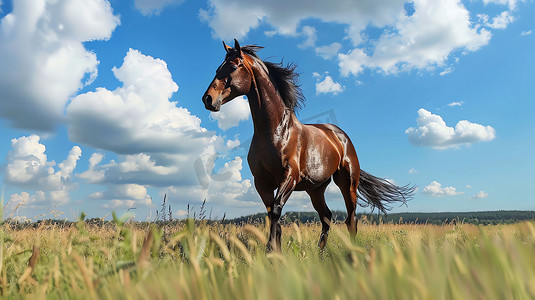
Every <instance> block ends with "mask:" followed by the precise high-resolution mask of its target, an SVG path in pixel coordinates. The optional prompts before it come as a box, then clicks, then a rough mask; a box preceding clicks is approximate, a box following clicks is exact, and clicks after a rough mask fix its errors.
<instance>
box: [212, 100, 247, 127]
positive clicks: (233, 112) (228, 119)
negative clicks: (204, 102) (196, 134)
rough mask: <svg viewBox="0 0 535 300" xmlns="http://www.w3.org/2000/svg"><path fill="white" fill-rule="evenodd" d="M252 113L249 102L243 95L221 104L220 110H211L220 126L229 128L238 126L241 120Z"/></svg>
mask: <svg viewBox="0 0 535 300" xmlns="http://www.w3.org/2000/svg"><path fill="white" fill-rule="evenodd" d="M250 115H251V110H250V108H249V103H248V102H247V100H246V99H245V98H244V97H243V96H240V97H236V98H235V99H234V100H232V101H230V102H228V103H226V104H225V105H223V106H221V110H220V111H218V112H211V113H210V118H212V119H213V120H216V121H217V126H219V128H221V129H223V130H227V129H229V128H232V127H235V126H238V124H239V123H240V122H241V121H245V120H248V119H249V116H250Z"/></svg>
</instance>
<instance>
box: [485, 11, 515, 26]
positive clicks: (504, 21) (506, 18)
mask: <svg viewBox="0 0 535 300" xmlns="http://www.w3.org/2000/svg"><path fill="white" fill-rule="evenodd" d="M514 20H515V18H514V17H513V16H512V15H511V12H509V11H504V12H502V13H501V14H499V15H498V16H496V17H494V18H492V23H487V24H486V25H487V26H489V27H490V28H494V29H505V28H507V25H509V23H511V22H513V21H514Z"/></svg>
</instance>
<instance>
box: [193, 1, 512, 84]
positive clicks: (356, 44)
mask: <svg viewBox="0 0 535 300" xmlns="http://www.w3.org/2000/svg"><path fill="white" fill-rule="evenodd" d="M511 1H512V0H511ZM405 4H406V1H403V0H394V1H375V2H373V3H371V2H368V1H350V2H347V1H344V0H333V1H328V2H325V1H321V0H313V1H306V3H304V2H302V1H280V0H277V1H264V2H262V1H254V2H251V1H246V0H225V1H224V0H210V1H209V8H208V9H206V10H203V9H201V11H200V13H199V16H200V18H201V20H203V21H204V22H206V23H207V24H208V25H209V26H210V27H211V28H212V32H213V35H214V37H216V38H220V39H231V38H234V37H236V38H243V37H245V36H246V35H247V33H248V32H250V31H251V30H254V29H255V28H257V27H259V26H260V25H261V24H269V25H270V26H272V28H273V30H269V31H266V33H269V36H272V35H273V34H282V35H287V36H292V37H298V36H303V35H304V36H306V37H307V39H306V40H305V41H304V42H303V43H301V44H300V46H301V47H312V46H314V45H315V44H316V43H317V42H318V36H320V35H319V33H320V32H318V30H317V29H316V28H313V27H311V26H310V25H302V22H303V21H304V20H310V19H316V20H319V21H321V22H325V23H336V24H343V26H345V38H346V39H348V40H349V41H351V43H352V45H353V49H351V50H349V51H347V50H346V51H344V52H342V53H340V52H341V51H340V50H341V44H340V43H337V42H335V43H331V44H330V45H328V46H321V47H317V48H315V52H316V53H317V54H318V55H320V56H322V57H324V58H327V59H328V58H331V57H333V56H335V55H337V58H338V63H339V67H340V71H341V73H342V74H343V75H350V74H352V75H359V74H360V73H361V72H362V71H363V70H364V69H375V70H378V71H380V72H384V73H386V74H392V73H397V72H400V71H408V70H411V69H434V68H445V70H448V71H447V72H450V71H451V70H453V68H451V67H449V66H447V61H448V58H449V56H450V55H451V53H452V52H453V51H456V50H463V51H464V52H470V51H476V50H478V49H480V48H481V47H483V46H485V45H486V44H488V42H489V40H490V38H491V33H490V31H489V30H488V29H487V28H483V26H482V25H485V24H479V23H474V22H473V21H472V20H471V19H470V12H469V11H468V10H467V9H466V7H465V6H464V5H463V4H462V3H461V1H460V0H454V1H451V0H437V1H426V0H416V1H414V2H412V4H413V5H412V6H411V7H412V9H411V11H410V12H409V11H408V10H407V9H406V7H405ZM502 4H504V5H505V4H509V5H510V6H511V5H513V4H511V2H509V1H508V2H504V3H502ZM281 6H284V7H285V9H283V10H281V9H280V7H281ZM513 6H514V5H513ZM497 24H498V23H497ZM370 27H373V28H377V29H379V30H380V31H381V32H382V33H381V34H380V36H379V37H370V36H368V35H367V34H366V32H367V31H366V30H367V29H369V28H370ZM447 72H445V71H443V72H441V73H442V74H446V73H447Z"/></svg>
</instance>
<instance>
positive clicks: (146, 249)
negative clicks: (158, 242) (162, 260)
mask: <svg viewBox="0 0 535 300" xmlns="http://www.w3.org/2000/svg"><path fill="white" fill-rule="evenodd" d="M153 241H154V234H153V233H152V230H151V229H149V232H147V235H146V236H145V239H144V240H143V246H142V247H141V252H140V253H139V257H138V259H137V263H138V265H140V266H142V267H144V266H146V265H147V264H148V263H149V256H150V248H151V246H152V242H153Z"/></svg>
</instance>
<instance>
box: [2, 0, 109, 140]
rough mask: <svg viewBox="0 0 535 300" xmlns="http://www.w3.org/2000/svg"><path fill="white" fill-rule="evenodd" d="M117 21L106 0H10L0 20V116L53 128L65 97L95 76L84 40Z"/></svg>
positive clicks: (101, 36)
mask: <svg viewBox="0 0 535 300" xmlns="http://www.w3.org/2000/svg"><path fill="white" fill-rule="evenodd" d="M118 24H119V18H118V17H116V16H114V15H113V12H112V9H111V6H110V3H109V2H108V1H105V0H87V1H86V0H68V1H67V0H60V1H52V0H20V1H14V3H13V11H12V12H11V13H9V14H7V15H6V16H4V17H3V18H2V20H1V23H0V69H2V71H1V72H0V117H3V118H6V119H8V120H9V121H10V122H11V124H12V125H13V126H15V127H18V128H30V129H36V130H41V131H50V130H52V129H53V128H54V126H55V125H56V124H57V123H58V122H60V121H62V119H63V117H64V116H63V112H64V109H65V104H66V103H67V101H68V100H69V97H70V96H72V95H73V94H74V93H75V92H76V91H78V90H79V89H80V88H82V87H83V86H84V84H88V83H90V82H92V80H93V79H94V78H95V77H96V75H97V65H98V60H97V57H96V55H95V53H93V52H90V51H87V50H86V49H85V47H84V45H83V42H86V41H92V40H107V39H109V38H110V37H111V34H112V32H113V30H114V29H115V27H116V26H117V25H118ZM84 81H85V83H84Z"/></svg>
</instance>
